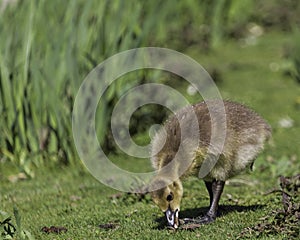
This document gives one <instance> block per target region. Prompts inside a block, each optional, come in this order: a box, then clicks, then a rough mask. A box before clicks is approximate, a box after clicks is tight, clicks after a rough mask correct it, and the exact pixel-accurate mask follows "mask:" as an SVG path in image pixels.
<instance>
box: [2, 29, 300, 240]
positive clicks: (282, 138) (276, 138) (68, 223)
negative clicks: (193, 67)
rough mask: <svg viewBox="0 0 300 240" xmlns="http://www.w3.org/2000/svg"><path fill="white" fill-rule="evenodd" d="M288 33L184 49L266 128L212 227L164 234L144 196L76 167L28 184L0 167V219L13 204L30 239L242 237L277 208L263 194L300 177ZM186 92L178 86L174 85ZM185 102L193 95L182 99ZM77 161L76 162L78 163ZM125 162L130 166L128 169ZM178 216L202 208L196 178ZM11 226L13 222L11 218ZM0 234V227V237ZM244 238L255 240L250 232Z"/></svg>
mask: <svg viewBox="0 0 300 240" xmlns="http://www.w3.org/2000/svg"><path fill="white" fill-rule="evenodd" d="M288 41H289V36H287V35H286V34H284V33H276V32H271V33H266V34H265V35H263V36H262V37H260V38H258V39H257V43H256V44H255V45H249V46H242V45H243V44H240V43H239V42H231V41H228V42H225V43H224V45H223V46H222V47H220V48H219V49H216V50H214V51H213V52H210V53H209V54H206V53H201V52H199V50H198V48H197V46H192V47H190V48H188V49H187V50H186V54H188V55H189V56H191V57H193V58H195V59H196V60H197V61H198V62H199V63H200V64H202V65H203V66H204V67H205V68H207V69H214V70H215V71H216V72H218V76H219V78H220V80H219V81H218V82H217V84H218V86H219V89H220V92H221V94H222V96H223V97H224V98H225V99H231V100H235V101H239V102H242V103H245V104H246V105H248V106H250V107H252V108H253V109H255V110H256V111H257V112H258V113H260V114H261V115H262V116H263V117H264V118H266V119H267V121H268V122H269V123H270V125H271V126H272V128H273V139H272V141H271V142H270V143H269V144H268V145H267V146H266V150H265V152H264V153H263V154H261V155H260V156H259V158H258V159H257V161H256V164H255V168H254V172H252V173H250V174H249V173H247V174H243V175H240V176H238V177H236V178H235V179H233V180H230V181H229V182H228V184H227V186H226V187H225V190H224V193H223V196H222V199H221V205H222V207H221V217H220V218H218V219H217V220H216V222H215V223H213V224H210V225H206V226H202V227H201V228H198V229H195V230H194V231H183V230H179V231H176V232H174V231H169V230H167V229H166V228H164V219H162V213H161V212H160V211H159V210H158V208H157V207H156V206H154V204H153V203H152V202H151V200H150V198H149V196H145V197H144V198H142V199H140V198H139V196H135V195H132V194H126V193H119V192H117V191H115V190H113V189H110V188H108V187H106V186H104V185H103V184H101V183H99V182H98V181H96V180H95V179H94V178H93V177H92V176H91V175H90V174H89V173H88V172H87V171H86V170H85V169H84V167H83V166H82V165H81V164H78V166H77V167H65V168H62V167H59V168H56V167H49V168H47V169H45V168H42V169H37V170H36V176H35V178H34V179H28V180H23V181H17V182H15V183H12V182H11V181H9V176H10V175H11V174H16V172H17V171H16V169H14V167H13V166H9V165H7V164H4V165H3V164H0V180H1V182H0V220H3V219H4V218H5V217H7V216H12V217H13V208H14V206H15V207H16V208H17V209H18V212H19V215H20V216H21V224H22V228H23V229H26V230H27V231H29V232H30V233H31V234H32V235H33V236H34V237H35V238H36V239H236V238H238V237H240V238H243V235H241V232H242V231H243V230H244V229H245V228H247V227H252V226H254V225H256V224H258V223H259V222H260V221H261V218H262V217H264V216H267V215H270V212H271V211H272V210H274V209H278V208H282V206H281V197H280V194H276V193H273V194H268V195H265V193H267V192H268V191H270V190H272V189H274V188H279V182H278V177H279V175H285V176H291V175H295V174H296V173H299V171H300V170H299V169H300V164H299V158H300V149H299V145H300V135H299V132H300V131H299V130H300V124H299V123H300V110H299V107H298V109H297V107H295V102H296V98H297V97H299V96H300V86H299V85H297V83H296V82H295V81H294V80H293V79H292V78H291V77H290V76H288V75H287V74H284V72H285V70H286V68H285V65H286V60H284V59H283V58H282V55H283V51H284V45H285V44H286V43H287V42H288ZM181 90H182V91H183V92H184V93H185V88H184V87H181ZM189 99H191V101H192V102H195V101H196V97H191V96H190V97H189ZM284 118H290V119H292V120H293V124H292V126H291V127H290V128H283V127H280V125H279V121H280V120H282V119H284ZM127 158H128V157H127V156H124V155H119V156H114V162H116V163H117V164H118V165H119V166H120V167H122V166H123V167H124V165H126V168H127V169H132V170H145V171H146V170H148V169H149V163H148V160H139V161H138V162H136V161H126V162H125V161H124V160H126V159H127ZM78 161H79V160H78ZM131 164H132V166H131ZM184 186H185V195H184V198H183V201H182V207H181V215H180V216H181V217H187V216H189V217H191V216H197V215H198V214H202V213H204V212H205V211H206V210H207V206H208V195H207V193H206V190H205V187H204V184H203V183H202V182H201V181H199V180H198V179H196V178H192V179H189V180H187V181H186V182H185V184H184ZM12 223H13V224H15V220H14V218H12ZM44 226H46V227H50V226H63V227H65V228H66V229H67V232H63V233H61V234H55V233H49V234H47V233H44V232H42V231H41V229H42V228H43V227H44ZM1 231H2V230H0V232H1ZM260 237H261V238H262V239H289V238H290V236H288V235H287V234H286V233H285V232H282V233H280V234H277V235H273V234H271V235H269V234H268V233H267V232H265V233H263V234H262V235H260ZM250 238H256V233H255V232H254V233H253V234H252V235H250Z"/></svg>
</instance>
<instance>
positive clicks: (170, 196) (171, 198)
mask: <svg viewBox="0 0 300 240" xmlns="http://www.w3.org/2000/svg"><path fill="white" fill-rule="evenodd" d="M172 200H173V193H170V194H169V195H168V196H167V201H168V202H171V201H172Z"/></svg>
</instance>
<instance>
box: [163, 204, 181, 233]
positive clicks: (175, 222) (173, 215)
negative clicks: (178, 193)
mask: <svg viewBox="0 0 300 240" xmlns="http://www.w3.org/2000/svg"><path fill="white" fill-rule="evenodd" d="M178 212H179V211H178V209H176V210H175V212H173V211H172V210H171V209H170V208H168V210H167V211H166V212H165V214H166V217H167V221H168V224H169V226H171V227H173V228H175V229H177V228H178V227H179V219H178Z"/></svg>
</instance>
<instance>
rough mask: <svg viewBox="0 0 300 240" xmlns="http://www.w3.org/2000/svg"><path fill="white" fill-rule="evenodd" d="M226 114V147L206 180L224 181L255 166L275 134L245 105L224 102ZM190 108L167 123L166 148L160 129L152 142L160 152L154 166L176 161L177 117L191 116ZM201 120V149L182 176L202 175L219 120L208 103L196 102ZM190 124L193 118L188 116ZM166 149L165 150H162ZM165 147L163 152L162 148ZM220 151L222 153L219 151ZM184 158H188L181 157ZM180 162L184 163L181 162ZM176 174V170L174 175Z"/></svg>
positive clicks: (179, 136)
mask: <svg viewBox="0 0 300 240" xmlns="http://www.w3.org/2000/svg"><path fill="white" fill-rule="evenodd" d="M223 102H224V107H225V113H226V132H225V133H226V136H225V143H224V147H223V149H222V150H221V151H220V152H219V154H220V156H219V159H218V162H217V164H216V165H215V166H214V167H213V169H212V170H211V171H210V172H209V174H208V175H207V176H206V177H205V179H204V180H213V179H217V180H222V181H225V180H227V179H228V178H231V177H233V176H235V175H237V174H239V173H240V172H241V171H243V170H244V169H246V168H247V167H248V166H252V164H253V162H254V160H255V158H256V156H257V155H258V153H259V152H260V151H261V150H262V149H263V146H264V142H265V141H266V140H267V139H268V138H269V137H270V136H271V128H270V126H269V125H268V124H267V123H266V122H265V120H264V119H262V118H261V117H260V116H259V115H258V114H257V113H255V112H254V111H253V110H251V109H249V108H248V107H245V106H244V105H242V104H239V103H235V102H231V101H223ZM215 103H216V104H215V105H214V108H213V111H216V112H218V110H219V109H220V108H221V107H222V105H220V104H218V102H217V101H216V102H215ZM187 110H188V108H183V109H181V110H180V111H178V112H177V113H176V115H173V116H171V117H170V118H169V119H168V120H167V121H166V123H165V124H164V129H165V131H166V133H167V138H166V142H165V144H164V146H163V148H162V145H163V142H162V140H163V139H164V136H163V135H164V132H163V131H159V132H158V133H157V134H156V136H155V137H154V139H153V142H152V152H153V153H156V152H158V154H156V155H154V156H153V157H152V158H151V162H152V166H153V167H154V169H156V170H159V169H161V168H162V167H164V166H166V165H167V164H168V163H169V162H170V161H172V160H173V158H174V156H175V154H176V152H177V150H178V146H179V144H180V140H181V135H180V127H179V122H178V120H177V119H182V118H183V116H185V115H188V114H189V113H188V112H187ZM193 110H194V111H195V113H196V116H197V118H198V123H199V133H200V134H199V136H200V141H199V148H198V149H197V150H196V152H195V158H194V161H193V163H192V165H191V166H190V168H189V169H188V170H187V171H186V172H185V174H184V175H183V176H182V177H186V176H189V175H196V176H198V173H199V170H200V167H201V164H202V162H203V161H204V159H205V157H206V154H207V150H208V147H209V145H210V144H213V143H210V139H211V128H212V127H215V126H216V124H218V122H214V123H212V122H211V118H210V113H209V111H208V108H207V105H206V103H205V102H201V103H198V104H195V105H193ZM186 119H187V120H186V122H184V123H183V124H185V123H186V124H189V123H188V121H189V119H188V118H187V117H186ZM161 148H162V149H161ZM159 149H161V150H160V151H158V150H159ZM216 154H218V153H216ZM180 160H181V161H184V160H185V159H180ZM178 164H180V163H178ZM173 174H174V173H172V175H173Z"/></svg>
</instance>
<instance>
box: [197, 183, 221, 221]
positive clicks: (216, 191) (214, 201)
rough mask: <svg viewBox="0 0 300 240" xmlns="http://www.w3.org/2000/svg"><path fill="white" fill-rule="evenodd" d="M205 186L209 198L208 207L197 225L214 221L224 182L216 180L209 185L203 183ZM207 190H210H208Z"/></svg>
mask: <svg viewBox="0 0 300 240" xmlns="http://www.w3.org/2000/svg"><path fill="white" fill-rule="evenodd" d="M205 185H206V187H207V190H208V193H209V196H210V206H209V210H208V212H207V213H206V215H205V216H204V217H202V218H200V219H199V220H197V222H198V223H203V224H204V223H210V222H213V221H214V220H215V219H216V217H217V214H218V207H219V201H220V198H221V195H222V192H223V189H224V185H225V182H224V181H219V180H216V181H213V182H212V183H209V184H207V183H205ZM210 185H211V186H210ZM209 188H210V189H211V190H209Z"/></svg>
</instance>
